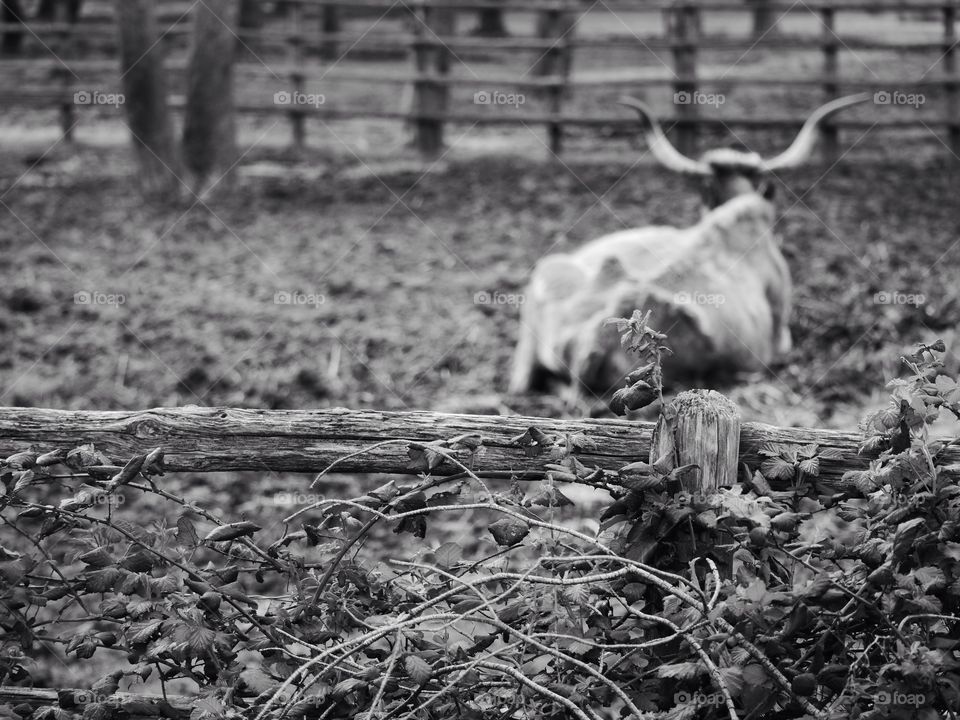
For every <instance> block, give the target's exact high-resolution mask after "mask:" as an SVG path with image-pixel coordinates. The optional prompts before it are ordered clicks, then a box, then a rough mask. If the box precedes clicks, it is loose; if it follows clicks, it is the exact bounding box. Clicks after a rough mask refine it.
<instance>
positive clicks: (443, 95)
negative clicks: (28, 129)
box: [0, 0, 960, 155]
mask: <svg viewBox="0 0 960 720" xmlns="http://www.w3.org/2000/svg"><path fill="white" fill-rule="evenodd" d="M264 4H265V5H266V4H267V3H264ZM274 4H276V3H274ZM282 4H283V5H284V6H285V7H286V8H287V11H286V17H285V18H284V20H283V22H282V23H281V25H282V27H280V28H279V29H278V28H275V27H273V26H272V23H271V24H270V26H269V27H267V26H265V27H264V28H263V29H256V30H252V29H244V28H241V29H239V31H238V34H239V36H240V37H241V39H242V40H243V42H244V44H246V45H247V46H249V47H250V48H260V47H263V46H265V45H267V44H270V43H272V44H273V46H274V47H276V46H277V45H279V46H281V47H284V48H286V49H285V51H283V52H282V53H281V59H280V60H278V61H274V60H273V59H270V60H269V62H268V63H267V64H268V66H269V70H270V72H271V74H273V75H274V76H275V77H279V78H282V79H284V80H285V83H286V87H287V89H288V90H289V92H290V93H304V92H305V90H306V88H307V87H308V86H309V85H310V84H311V82H333V81H338V82H342V81H346V82H349V83H356V84H358V85H363V86H368V85H369V86H374V85H376V86H384V85H386V86H388V87H392V88H394V89H399V90H400V91H398V92H393V93H387V95H388V96H389V97H392V98H398V97H401V96H408V99H409V102H407V103H405V106H400V103H393V105H394V106H392V107H379V108H371V107H368V106H367V105H368V104H367V103H363V105H364V107H360V106H356V105H352V104H349V103H348V104H333V103H330V104H327V105H325V106H321V107H304V106H300V105H295V104H291V105H282V104H281V105H278V104H277V103H275V102H273V98H272V97H264V98H261V99H260V100H259V101H257V100H251V99H249V98H246V99H244V98H241V99H240V101H239V102H238V104H237V109H238V110H239V111H241V112H246V113H269V114H276V113H284V114H286V115H287V116H288V117H289V121H290V123H291V124H292V128H293V137H294V139H295V142H297V143H303V142H304V141H305V134H306V124H307V120H308V118H311V117H314V118H320V119H332V118H389V119H395V120H398V121H405V122H407V123H410V124H411V125H412V126H413V127H414V128H415V134H416V144H417V146H418V147H419V149H420V150H421V151H422V152H423V153H424V154H425V155H435V154H436V153H437V152H438V151H439V150H440V149H441V148H442V146H443V142H444V128H445V127H446V126H448V125H450V124H475V123H479V124H503V125H526V126H544V127H546V129H547V132H548V136H549V144H550V146H551V149H552V150H553V151H554V152H560V150H561V148H562V145H563V139H564V135H565V134H566V133H568V132H569V131H570V129H571V128H575V127H590V128H595V129H596V128H617V127H627V126H630V125H632V124H633V123H635V120H634V119H633V118H632V117H631V116H629V115H628V114H627V113H625V112H624V113H620V114H618V113H617V112H616V111H615V110H613V109H611V110H608V111H606V112H604V113H601V114H597V113H593V112H585V111H584V110H583V108H582V107H577V106H576V105H574V104H571V98H572V96H573V94H574V93H576V92H578V91H582V90H586V89H590V90H596V89H602V88H611V89H617V88H619V89H622V90H626V91H629V92H633V93H639V94H643V93H644V92H645V91H646V90H648V89H651V88H661V89H663V88H667V89H671V90H672V91H673V92H674V93H676V94H681V93H685V94H687V96H694V95H695V94H696V93H698V92H707V91H711V90H716V89H717V88H723V89H728V88H735V87H736V88H739V87H752V88H757V89H758V90H756V92H757V93H758V97H762V94H763V93H769V92H773V91H775V90H776V89H779V88H785V87H789V88H796V89H801V88H802V89H805V91H808V92H810V91H812V92H815V93H817V94H819V95H820V96H821V99H823V100H826V99H830V98H833V97H836V96H837V95H839V94H842V93H845V92H851V91H854V90H864V89H867V90H873V91H875V92H891V91H896V92H901V93H920V94H927V95H936V96H937V99H938V101H942V102H937V103H936V105H937V108H936V109H934V108H932V107H931V108H927V109H924V111H923V112H919V111H918V112H914V113H909V114H907V115H905V116H903V115H901V116H896V115H894V114H888V113H885V112H882V110H884V109H883V108H881V109H880V110H881V111H878V112H876V113H871V114H870V117H867V118H862V119H860V118H853V119H851V118H847V119H843V120H837V121H834V122H832V123H829V124H827V125H826V126H825V128H824V130H823V132H824V137H825V140H826V146H827V152H828V153H832V152H835V151H836V148H837V131H838V128H843V127H850V128H859V129H865V128H869V127H874V126H881V127H888V128H909V127H913V128H920V127H925V128H927V129H929V130H931V131H937V132H944V133H945V139H944V142H945V144H947V145H949V146H950V147H951V148H952V149H953V151H954V153H957V154H960V73H958V68H957V42H958V39H957V33H956V19H957V8H958V7H960V2H958V0H916V1H907V0H873V1H872V2H864V0H836V1H830V2H824V0H809V1H808V2H799V3H798V2H789V0H760V2H759V3H758V2H757V1H756V0H754V2H749V1H747V0H644V1H643V2H629V1H628V0H607V1H606V2H602V3H592V4H587V3H583V2H578V1H577V0H529V1H528V2H521V1H519V0H403V1H402V2H393V3H391V2H389V1H388V0H349V1H348V0H288V1H287V2H284V3H282ZM759 4H763V7H764V8H765V10H766V12H767V13H769V14H770V16H771V17H773V18H776V19H778V20H779V19H780V18H781V17H793V16H797V15H800V14H807V15H809V14H813V15H814V16H815V17H816V18H818V21H819V28H820V32H819V33H818V34H816V35H810V34H805V35H789V34H785V33H784V32H769V33H760V34H757V35H750V34H747V35H737V36H731V35H728V34H723V33H717V32H703V31H702V28H703V27H705V26H706V24H705V22H704V17H705V16H707V15H710V16H716V15H730V14H734V15H749V14H751V13H755V12H756V10H757V7H758V5H759ZM167 5H169V3H168V4H167ZM176 7H179V4H177V5H175V7H174V9H169V8H168V9H167V10H166V11H165V13H166V15H165V17H173V18H174V20H176V22H173V24H172V25H171V27H170V28H169V29H168V30H167V31H165V33H164V38H165V41H169V40H170V39H171V38H176V37H183V36H184V35H187V34H189V32H190V25H189V22H187V20H188V13H182V14H180V15H177V13H176V12H175V11H174V10H175V8H176ZM185 7H189V6H185ZM485 10H486V11H499V12H502V13H504V14H505V15H506V16H510V15H512V14H516V13H526V14H529V13H535V14H537V15H538V16H539V17H540V20H539V21H538V22H537V23H536V28H537V29H536V31H535V33H534V34H527V35H522V36H519V35H517V36H506V37H480V36H475V35H466V34H463V33H458V32H457V25H458V24H457V22H456V18H457V15H458V14H462V13H471V14H476V13H478V12H481V11H485ZM364 11H368V12H369V18H368V20H366V21H364V22H365V23H366V24H365V25H364V24H361V26H360V27H357V26H356V22H352V23H350V25H351V29H349V30H347V29H345V28H346V27H347V23H345V22H344V23H341V13H348V12H349V13H351V14H352V16H355V15H356V13H358V12H364ZM397 13H401V14H402V15H403V18H404V22H403V24H402V25H401V26H397V25H396V24H394V25H393V26H391V27H392V28H393V29H387V30H384V29H383V28H382V27H381V26H382V25H383V23H381V20H383V18H385V17H387V16H388V15H389V16H391V17H396V15H397ZM603 13H607V14H613V15H614V16H617V17H622V18H626V17H627V16H629V15H630V14H637V13H646V14H647V15H649V14H651V13H654V17H655V16H656V14H657V13H659V14H660V15H661V17H662V22H659V23H655V21H654V22H651V23H650V25H651V28H650V29H651V32H649V33H643V34H634V32H633V31H632V30H630V29H629V28H628V26H627V25H626V23H624V25H623V27H624V28H625V30H624V31H623V32H617V33H599V34H598V33H591V34H582V33H581V32H580V28H581V27H582V26H583V25H584V19H585V18H586V17H587V16H588V15H596V14H603ZM847 13H853V14H863V13H870V14H872V16H877V15H882V14H889V13H912V14H914V15H916V14H925V15H926V16H927V18H928V19H930V18H939V20H938V21H937V23H935V24H933V25H932V26H931V27H936V26H937V24H939V27H940V31H939V32H937V33H935V34H934V35H932V36H930V37H926V38H924V39H913V38H912V37H908V38H906V39H889V38H884V39H878V38H872V37H868V36H864V35H859V36H858V35H851V34H847V33H844V32H842V30H841V29H838V28H839V25H838V16H843V15H845V14H847ZM654 24H659V25H660V27H659V28H656V27H653V25H654ZM398 27H400V28H402V29H397V28H398ZM15 32H24V28H23V27H22V26H20V25H19V24H11V23H5V24H0V35H3V34H5V33H15ZM113 32H114V31H113V28H112V19H111V17H110V13H109V12H103V11H101V12H100V13H99V14H96V13H92V14H89V15H82V16H81V18H80V21H79V22H77V23H75V24H71V23H69V22H65V21H61V22H53V23H51V22H46V23H36V22H27V23H26V33H27V34H28V39H29V38H31V37H35V38H39V39H40V40H41V41H42V42H43V45H44V47H46V48H48V49H49V51H50V55H48V56H47V57H46V58H45V59H44V58H39V59H22V58H21V59H16V58H13V59H0V77H2V75H3V74H4V69H5V68H9V69H14V66H15V65H16V64H17V63H41V62H42V63H46V64H47V65H48V66H49V70H50V73H51V75H50V77H51V81H50V83H47V84H44V85H42V86H40V87H23V86H19V85H18V86H15V87H7V88H6V89H4V88H2V87H0V102H2V103H3V104H4V105H10V104H15V105H16V104H24V103H31V104H33V105H41V106H44V107H54V106H59V107H60V109H61V113H62V116H63V117H62V125H63V129H64V131H65V132H66V133H68V132H69V130H70V129H71V128H72V127H73V126H74V123H75V117H74V116H75V114H76V113H77V110H78V108H77V106H76V104H75V103H74V102H73V93H74V91H75V86H76V80H77V75H80V74H82V73H83V72H85V71H102V70H110V69H112V70H114V71H117V70H118V69H117V67H116V61H115V60H112V59H110V58H106V59H84V58H83V57H80V56H78V54H77V52H76V47H77V46H78V43H77V41H78V39H80V38H84V39H85V42H86V41H89V40H90V39H92V38H95V37H101V38H108V39H109V38H112V36H113ZM364 48H374V49H376V51H377V52H384V51H393V52H397V53H401V54H403V55H405V56H406V57H407V58H408V61H407V62H406V66H407V69H403V67H402V65H401V66H400V67H399V68H398V69H395V70H391V71H390V72H384V71H383V69H382V68H377V67H374V68H370V67H367V68H365V67H364V65H363V63H362V62H354V61H353V60H352V59H351V58H352V57H353V56H354V54H355V53H357V52H359V51H361V50H363V49H364ZM623 50H635V51H637V52H639V53H642V54H644V56H645V57H646V58H647V60H648V61H649V60H650V59H651V54H652V57H655V58H656V60H657V62H658V63H661V62H662V63H663V64H662V66H660V67H659V70H661V71H662V72H651V67H650V63H649V62H648V63H647V65H646V66H643V67H641V66H639V65H638V66H637V67H636V68H634V69H635V70H636V72H630V68H629V67H627V68H624V67H621V68H618V71H617V72H604V68H602V67H601V68H600V69H599V70H598V69H596V68H594V69H591V70H589V71H587V70H585V69H584V70H583V71H581V68H580V64H581V61H580V58H581V56H582V54H583V53H591V54H592V55H594V56H597V55H600V56H603V54H605V53H611V52H615V51H623ZM713 51H731V52H734V53H741V52H742V53H743V54H744V55H746V54H748V53H753V52H765V53H771V54H775V55H776V56H777V57H782V58H784V59H788V58H790V56H791V53H796V52H799V51H805V52H808V53H809V52H813V53H819V55H820V62H819V68H818V69H816V70H813V72H811V71H810V69H809V68H798V67H796V64H797V63H795V62H794V63H791V62H787V63H785V64H784V66H783V69H782V71H777V72H772V71H766V72H763V73H756V72H754V73H737V74H733V73H729V72H724V73H722V74H720V73H717V72H716V67H715V65H714V63H713V62H712V61H711V59H710V57H709V56H708V54H709V53H710V52H713ZM875 51H881V52H887V53H889V54H890V58H889V60H888V61H886V62H884V63H883V65H884V67H890V68H893V69H894V70H896V69H897V68H899V67H900V65H899V58H902V57H906V56H910V57H917V56H918V55H919V56H922V58H923V61H924V62H923V64H924V66H926V67H928V68H929V70H928V71H927V72H922V73H915V74H914V75H913V76H912V77H911V76H906V77H904V76H902V75H901V76H897V74H896V72H894V73H890V74H887V73H886V72H884V73H883V74H882V75H881V74H880V73H879V72H874V71H872V70H871V72H870V73H868V74H867V75H866V76H865V75H864V74H863V73H859V74H856V76H854V75H853V74H849V73H847V74H845V73H843V72H842V68H843V64H844V63H843V62H842V60H843V59H844V58H845V57H846V58H849V57H850V56H853V57H856V56H857V54H858V53H868V52H875ZM477 52H481V53H485V54H493V55H495V56H496V57H497V58H503V59H506V58H510V57H514V56H516V54H518V53H519V54H522V53H527V54H528V56H529V54H531V53H532V54H533V56H534V57H537V58H538V59H537V60H536V62H535V64H534V67H533V68H532V70H533V72H529V71H524V69H523V68H520V69H517V70H516V71H515V72H514V71H513V68H512V66H509V65H508V64H506V62H504V63H500V64H499V65H497V64H494V66H493V67H494V69H495V70H496V72H495V73H490V74H487V73H484V74H483V75H479V74H477V73H474V72H470V73H462V72H459V73H458V72H456V71H457V69H458V66H459V65H461V62H460V55H461V54H469V53H477ZM242 55H243V57H242V59H241V62H242V63H243V64H244V65H246V66H250V67H253V66H254V65H255V64H257V63H258V62H259V58H257V57H256V55H254V57H250V56H249V54H242ZM170 64H171V66H172V67H176V66H178V65H182V64H183V63H182V61H180V60H172V61H171V63H170ZM801 64H802V63H801ZM498 67H499V68H500V69H497V68H498ZM504 67H506V68H508V70H507V71H504V70H503V68H504ZM653 69H654V70H657V69H658V68H657V67H656V63H654V68H653ZM527 70H530V68H527ZM624 70H625V72H624ZM0 85H2V83H0ZM491 87H493V88H497V89H504V88H510V89H511V91H512V90H516V91H517V92H525V93H530V94H536V95H537V97H538V98H540V99H542V100H544V102H543V103H541V105H542V107H541V109H538V110H537V111H535V112H533V113H529V112H525V113H523V114H521V113H518V112H516V111H515V109H514V108H510V107H494V108H491V107H487V108H480V107H476V106H474V107H469V106H468V107H467V108H465V109H455V108H454V104H453V103H451V91H452V90H454V89H461V88H476V89H477V90H478V91H482V90H484V89H488V88H491ZM403 88H408V89H412V91H411V90H407V91H403ZM371 92H373V91H372V90H371ZM771 97H772V96H771ZM178 103H181V104H182V99H180V98H173V105H174V106H175V107H176V106H177V105H178ZM751 104H752V105H757V106H761V105H760V103H751ZM605 105H606V103H605ZM610 107H611V108H613V107H614V106H613V104H612V103H610ZM658 109H660V110H662V108H658ZM807 110H809V108H807ZM662 114H663V115H664V120H665V121H667V122H668V123H669V124H670V125H672V126H673V127H674V130H673V132H674V133H675V135H676V140H677V143H678V144H679V145H680V146H681V148H682V149H685V150H686V151H688V152H689V151H691V150H693V148H694V146H695V144H696V137H697V135H698V133H699V132H700V130H702V129H710V128H713V129H718V128H722V127H724V126H727V127H731V128H733V127H737V126H741V127H742V126H746V127H760V128H793V127H796V126H798V125H799V124H800V123H801V122H802V120H803V116H802V115H801V111H800V110H799V109H797V113H796V114H795V115H794V114H781V115H776V114H774V113H769V112H763V113H762V114H751V113H749V112H739V114H733V115H729V116H722V117H721V116H719V115H718V114H717V113H713V112H705V111H704V109H703V108H702V107H700V106H698V104H697V103H695V102H690V103H686V104H684V103H674V104H673V109H672V112H663V113H662Z"/></svg>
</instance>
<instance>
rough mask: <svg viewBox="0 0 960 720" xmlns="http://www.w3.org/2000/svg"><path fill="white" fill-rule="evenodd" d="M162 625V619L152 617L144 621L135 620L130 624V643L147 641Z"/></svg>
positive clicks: (135, 643)
mask: <svg viewBox="0 0 960 720" xmlns="http://www.w3.org/2000/svg"><path fill="white" fill-rule="evenodd" d="M162 627H163V620H162V619H156V618H155V619H153V620H146V621H144V622H136V623H133V624H132V625H131V626H130V634H129V636H128V639H129V641H130V644H131V645H137V644H140V643H146V642H149V641H150V640H151V639H152V638H153V636H154V635H157V634H158V633H159V632H160V629H161V628H162Z"/></svg>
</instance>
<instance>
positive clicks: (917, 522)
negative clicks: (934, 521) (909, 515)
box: [892, 518, 924, 562]
mask: <svg viewBox="0 0 960 720" xmlns="http://www.w3.org/2000/svg"><path fill="white" fill-rule="evenodd" d="M923 527H924V519H923V518H914V519H913V520H907V521H906V522H905V523H901V524H900V525H899V526H898V527H897V530H896V532H895V533H894V535H893V550H892V557H893V560H894V561H895V562H896V561H900V560H903V558H905V557H906V556H907V555H908V554H909V553H910V552H911V551H912V550H913V545H914V543H915V542H916V541H917V538H918V537H919V536H920V533H921V531H922V530H923Z"/></svg>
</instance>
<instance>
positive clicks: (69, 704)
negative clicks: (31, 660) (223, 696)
mask: <svg viewBox="0 0 960 720" xmlns="http://www.w3.org/2000/svg"><path fill="white" fill-rule="evenodd" d="M95 702H102V703H104V704H106V705H108V706H109V709H110V710H111V714H110V717H118V718H135V717H137V718H144V717H147V718H175V719H176V720H180V718H184V719H186V718H189V717H190V710H191V708H192V707H193V705H194V704H195V702H196V701H195V700H194V699H192V698H188V697H182V696H178V695H168V696H167V697H166V699H164V698H163V697H161V696H160V695H135V694H133V693H125V692H118V693H114V694H113V695H108V696H101V695H97V694H96V693H94V692H93V691H91V690H51V689H46V688H23V687H12V686H8V685H0V705H11V706H12V707H17V706H18V705H29V706H30V707H32V708H42V707H59V708H62V709H64V710H69V711H71V712H82V711H83V708H84V707H85V706H87V705H91V704H93V703H95Z"/></svg>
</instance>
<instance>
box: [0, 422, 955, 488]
mask: <svg viewBox="0 0 960 720" xmlns="http://www.w3.org/2000/svg"><path fill="white" fill-rule="evenodd" d="M531 426H535V427H538V428H539V429H540V430H542V431H543V432H545V433H548V434H555V435H563V434H565V433H569V434H578V433H581V434H584V435H586V436H588V437H589V438H590V439H591V440H593V442H594V444H595V447H594V448H593V449H590V450H584V451H582V452H579V453H578V456H579V457H580V459H581V461H582V462H583V463H584V464H586V465H587V466H594V465H595V466H597V467H601V468H604V469H607V470H615V469H618V468H620V467H622V466H623V465H626V464H628V463H630V462H634V461H635V460H637V459H638V458H645V457H646V456H647V455H648V453H649V450H650V442H651V436H652V433H653V428H654V424H653V423H650V422H629V421H625V420H555V419H549V418H536V417H523V416H498V415H455V414H445V413H433V412H386V411H375V410H347V409H344V408H336V409H327V410H252V409H237V408H208V407H196V406H188V407H182V408H155V409H152V410H145V411H139V412H136V411H103V412H96V411H73V410H51V409H40V408H0V457H7V456H9V455H11V454H13V453H14V452H19V451H22V450H28V449H34V450H38V451H49V450H53V449H56V448H72V447H76V446H78V445H82V444H85V443H93V444H94V445H95V446H96V447H97V448H98V449H100V450H101V451H102V452H104V453H105V454H106V455H107V456H108V457H109V458H110V459H111V460H113V461H116V462H123V461H125V460H127V459H129V458H130V457H131V456H133V455H135V454H138V453H143V452H147V451H149V450H150V449H152V448H155V447H163V448H164V450H165V452H166V464H167V467H168V468H169V469H170V470H172V471H190V472H212V471H228V470H253V471H284V472H318V471H320V470H322V469H324V468H326V467H327V466H328V465H329V464H330V463H332V462H334V461H335V460H339V459H340V458H343V457H345V456H347V455H350V454H351V453H356V452H357V451H358V450H361V449H363V448H366V447H369V446H371V445H374V444H376V443H379V442H382V441H384V440H395V441H400V440H409V441H413V442H418V443H427V442H431V441H434V440H448V439H451V438H453V437H455V436H458V435H462V434H477V435H480V436H481V437H482V438H483V441H484V448H485V449H484V452H483V453H482V454H480V455H478V456H476V457H474V458H472V459H471V460H470V462H471V463H472V466H473V467H474V468H475V469H476V470H479V471H483V472H497V473H501V474H505V475H509V474H510V473H517V474H527V475H529V474H530V473H533V474H535V475H539V474H541V473H542V469H543V464H544V460H543V458H537V457H532V458H531V457H528V456H527V455H526V454H525V453H524V452H523V450H522V449H521V448H519V447H517V446H516V445H515V444H514V443H513V442H512V441H511V440H512V438H514V437H516V436H518V435H521V434H522V433H524V432H525V431H526V430H527V429H528V428H529V427H531ZM860 441H861V438H860V436H859V434H858V433H851V432H839V431H836V430H822V429H814V428H780V427H774V426H771V425H764V424H759V423H743V426H742V431H741V436H740V459H741V460H742V461H744V462H746V463H747V464H748V465H749V466H750V467H753V468H755V467H758V466H759V462H760V461H761V457H760V455H759V454H758V450H759V448H760V447H761V446H762V445H763V444H764V443H784V444H796V445H806V444H808V443H815V444H817V445H819V446H821V447H822V448H830V449H832V450H835V451H837V452H838V453H839V454H840V458H839V459H824V460H823V461H822V462H821V473H822V476H823V477H824V478H825V479H826V480H828V481H829V482H831V483H832V484H834V485H838V481H839V479H840V477H841V476H842V475H843V473H844V472H845V471H847V470H855V469H863V468H865V467H866V466H867V464H868V461H869V457H868V456H864V455H860V454H858V452H857V450H858V447H859V444H860ZM941 464H943V465H945V466H951V467H952V466H955V465H956V466H957V467H958V469H960V448H958V447H949V448H947V450H945V451H944V454H943V457H942V459H941ZM337 470H338V471H339V472H349V473H400V474H414V473H416V472H418V471H417V470H416V469H413V468H411V467H410V463H409V457H408V455H407V447H406V446H405V445H404V444H403V443H400V442H397V443H395V444H391V445H385V446H382V447H379V448H376V449H375V450H372V451H370V452H367V453H364V454H362V455H360V456H357V457H354V458H350V459H348V460H345V461H343V462H342V463H339V464H338V465H337ZM456 471H457V468H455V467H453V466H442V467H441V468H440V469H438V470H437V471H436V472H437V473H439V474H450V473H453V472H456ZM949 472H951V473H953V472H954V471H953V470H952V469H951V470H950V471H949Z"/></svg>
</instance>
